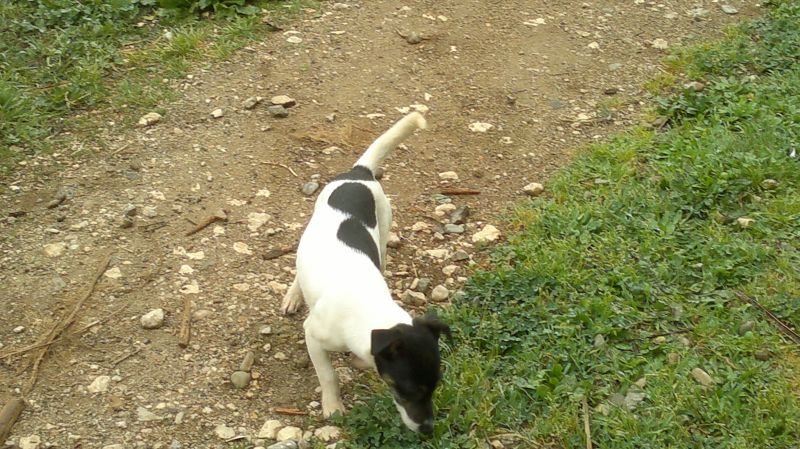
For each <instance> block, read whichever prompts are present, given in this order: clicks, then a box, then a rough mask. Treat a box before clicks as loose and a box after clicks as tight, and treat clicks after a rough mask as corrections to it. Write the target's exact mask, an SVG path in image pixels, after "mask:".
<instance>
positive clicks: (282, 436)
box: [275, 426, 303, 441]
mask: <svg viewBox="0 0 800 449" xmlns="http://www.w3.org/2000/svg"><path fill="white" fill-rule="evenodd" d="M275 439H276V440H278V441H286V440H295V441H301V440H302V439H303V429H301V428H299V427H294V426H286V427H284V428H283V429H281V430H279V431H278V433H277V434H276V435H275Z"/></svg>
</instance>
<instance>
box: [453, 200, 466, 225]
mask: <svg viewBox="0 0 800 449" xmlns="http://www.w3.org/2000/svg"><path fill="white" fill-rule="evenodd" d="M468 217H469V206H466V205H464V206H459V207H457V208H456V210H454V211H453V213H452V214H450V223H453V224H456V225H463V224H466V223H467V218H468Z"/></svg>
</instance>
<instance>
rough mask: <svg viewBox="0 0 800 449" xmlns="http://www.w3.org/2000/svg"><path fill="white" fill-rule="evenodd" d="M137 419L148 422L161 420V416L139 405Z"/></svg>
mask: <svg viewBox="0 0 800 449" xmlns="http://www.w3.org/2000/svg"><path fill="white" fill-rule="evenodd" d="M136 419H138V420H139V421H142V422H148V421H159V420H161V417H160V416H158V415H156V414H155V413H153V412H151V411H150V410H147V409H146V408H144V407H138V408H137V409H136Z"/></svg>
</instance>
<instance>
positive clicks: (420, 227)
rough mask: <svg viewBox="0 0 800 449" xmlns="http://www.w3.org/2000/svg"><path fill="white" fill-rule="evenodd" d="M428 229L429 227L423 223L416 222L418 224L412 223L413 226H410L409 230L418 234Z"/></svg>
mask: <svg viewBox="0 0 800 449" xmlns="http://www.w3.org/2000/svg"><path fill="white" fill-rule="evenodd" d="M429 227H430V226H428V223H425V222H424V221H418V222H416V223H414V224H413V225H411V230H412V231H414V232H419V231H424V230H426V229H428V228H429Z"/></svg>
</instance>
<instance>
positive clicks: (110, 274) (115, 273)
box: [103, 267, 122, 279]
mask: <svg viewBox="0 0 800 449" xmlns="http://www.w3.org/2000/svg"><path fill="white" fill-rule="evenodd" d="M103 276H105V277H107V278H110V279H119V278H121V277H122V271H120V269H119V267H111V268H109V269H108V270H106V272H105V273H103Z"/></svg>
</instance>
